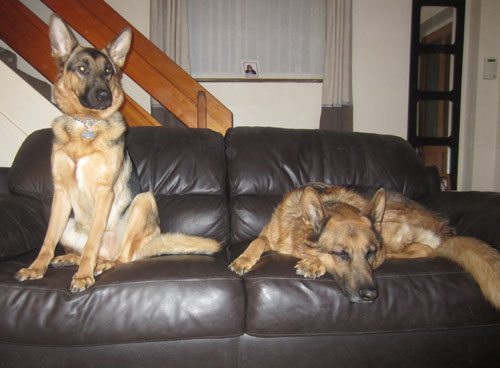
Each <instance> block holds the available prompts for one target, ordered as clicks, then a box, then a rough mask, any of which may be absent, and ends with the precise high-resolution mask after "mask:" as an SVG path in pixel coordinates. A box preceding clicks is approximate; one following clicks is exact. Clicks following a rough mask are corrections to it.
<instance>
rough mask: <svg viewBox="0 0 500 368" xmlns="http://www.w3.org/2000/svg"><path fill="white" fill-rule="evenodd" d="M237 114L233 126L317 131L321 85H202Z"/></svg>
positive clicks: (263, 83) (252, 83)
mask: <svg viewBox="0 0 500 368" xmlns="http://www.w3.org/2000/svg"><path fill="white" fill-rule="evenodd" d="M202 84H203V86H204V87H205V88H206V89H207V90H208V91H209V92H210V93H212V94H213V95H214V96H216V97H217V99H219V100H220V101H221V102H222V103H223V104H224V105H226V106H227V107H228V108H229V110H231V111H232V112H233V126H235V127H237V126H249V125H251V126H274V127H282V128H303V129H317V128H318V127H319V118H320V114H321V83H271V82H243V83H218V82H210V83H202Z"/></svg>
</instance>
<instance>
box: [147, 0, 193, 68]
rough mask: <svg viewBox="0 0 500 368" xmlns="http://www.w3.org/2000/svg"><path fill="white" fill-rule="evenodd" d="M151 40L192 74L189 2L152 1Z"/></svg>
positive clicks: (172, 0) (185, 0)
mask: <svg viewBox="0 0 500 368" xmlns="http://www.w3.org/2000/svg"><path fill="white" fill-rule="evenodd" d="M150 35H151V36H150V38H151V42H153V43H154V44H155V45H156V46H158V47H159V48H160V49H161V50H163V52H164V53H165V54H167V55H168V57H170V59H172V60H173V61H175V62H176V64H177V65H179V66H180V67H181V68H182V69H184V70H185V71H186V72H188V73H190V72H191V62H190V59H189V31H188V16H187V0H151V29H150Z"/></svg>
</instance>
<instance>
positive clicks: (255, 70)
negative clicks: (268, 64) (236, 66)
mask: <svg viewBox="0 0 500 368" xmlns="http://www.w3.org/2000/svg"><path fill="white" fill-rule="evenodd" d="M241 68H242V72H243V76H244V77H245V78H259V62H258V61H257V60H243V61H242V62H241Z"/></svg>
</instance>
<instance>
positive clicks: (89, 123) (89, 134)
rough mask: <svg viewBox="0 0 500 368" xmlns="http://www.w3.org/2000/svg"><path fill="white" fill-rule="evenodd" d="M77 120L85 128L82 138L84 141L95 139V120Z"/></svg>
mask: <svg viewBox="0 0 500 368" xmlns="http://www.w3.org/2000/svg"><path fill="white" fill-rule="evenodd" d="M76 120H78V121H79V122H80V123H82V124H83V126H84V128H85V130H84V131H82V138H83V139H94V138H95V134H94V131H93V130H92V127H93V126H94V123H95V120H94V119H85V120H81V119H76Z"/></svg>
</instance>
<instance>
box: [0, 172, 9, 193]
mask: <svg viewBox="0 0 500 368" xmlns="http://www.w3.org/2000/svg"><path fill="white" fill-rule="evenodd" d="M8 174H9V168H8V167H0V193H9V186H8V184H7V176H8Z"/></svg>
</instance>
